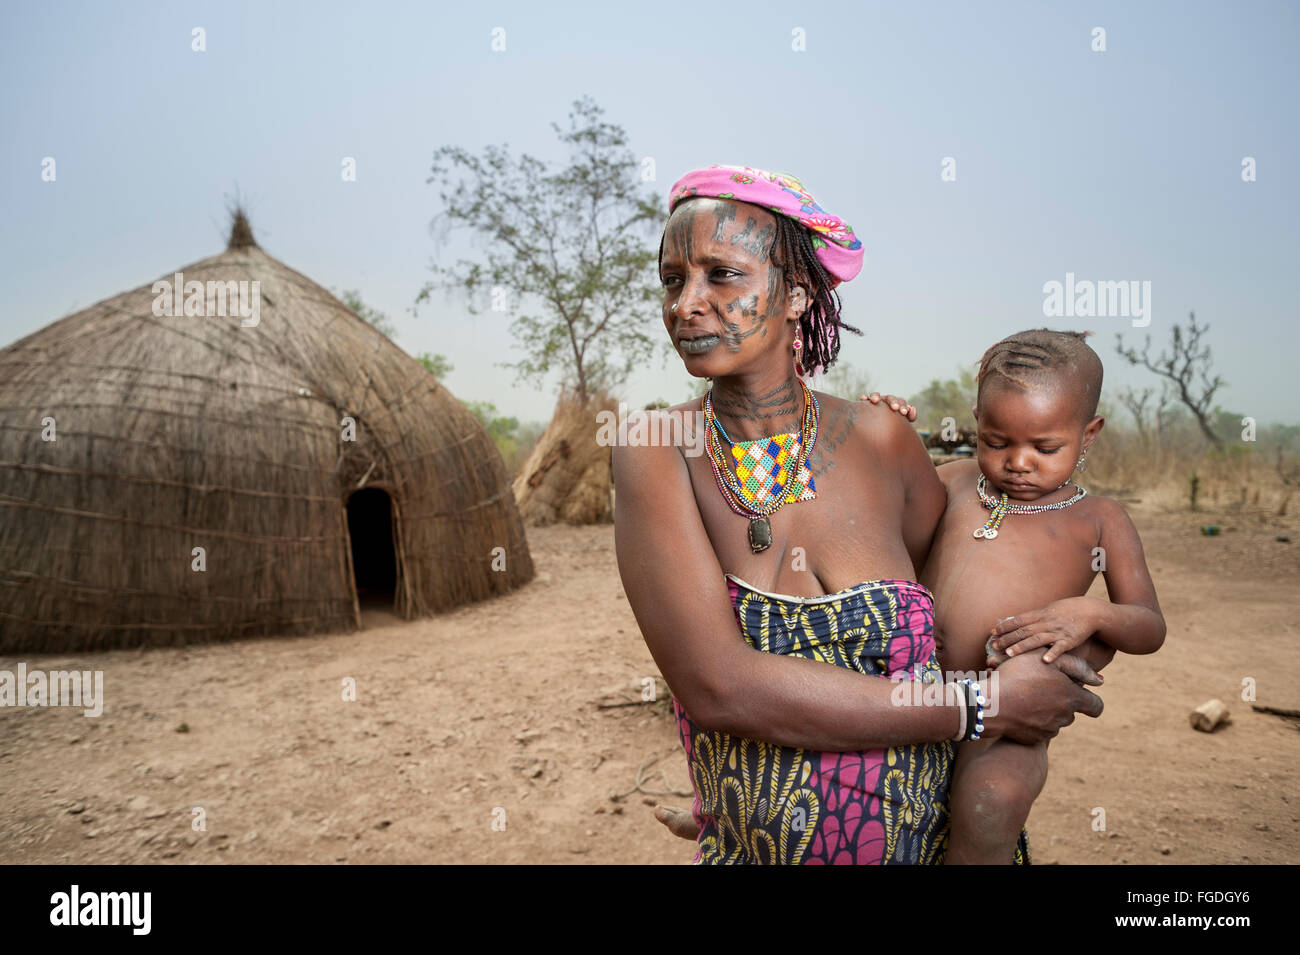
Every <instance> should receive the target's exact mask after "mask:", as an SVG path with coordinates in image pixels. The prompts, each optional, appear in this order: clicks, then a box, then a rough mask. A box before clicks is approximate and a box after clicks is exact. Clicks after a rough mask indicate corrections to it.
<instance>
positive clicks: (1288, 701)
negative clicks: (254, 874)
mask: <svg viewBox="0 0 1300 955" xmlns="http://www.w3.org/2000/svg"><path fill="white" fill-rule="evenodd" d="M1132 511H1133V513H1134V517H1135V519H1136V521H1137V523H1138V526H1139V528H1140V529H1141V530H1142V532H1143V537H1144V540H1145V542H1146V546H1147V552H1148V556H1149V559H1150V563H1151V566H1152V570H1153V573H1154V575H1155V579H1156V584H1157V587H1158V588H1159V593H1160V598H1161V601H1162V604H1163V605H1164V608H1165V612H1166V616H1167V619H1168V621H1169V637H1168V639H1167V641H1166V644H1165V647H1164V648H1163V649H1162V650H1161V651H1160V652H1159V653H1158V654H1157V655H1156V656H1154V657H1136V658H1122V657H1121V658H1118V659H1116V661H1115V662H1114V663H1113V664H1112V665H1111V666H1110V667H1109V668H1108V669H1107V673H1106V675H1107V680H1106V686H1105V687H1104V688H1103V695H1104V697H1105V700H1106V712H1105V714H1104V715H1103V716H1102V717H1101V719H1099V720H1097V721H1091V720H1087V719H1082V720H1080V721H1079V722H1077V723H1076V724H1075V725H1074V726H1072V727H1070V728H1068V729H1066V730H1065V731H1064V732H1063V733H1062V734H1061V736H1060V737H1059V738H1058V739H1057V740H1056V741H1055V742H1054V743H1053V745H1052V751H1051V765H1052V770H1051V777H1050V779H1049V781H1048V783H1047V787H1046V789H1045V790H1044V792H1043V794H1042V796H1041V797H1040V799H1039V801H1038V803H1037V805H1036V806H1035V808H1034V811H1033V815H1032V816H1031V817H1030V821H1029V832H1030V838H1031V846H1032V848H1033V851H1034V855H1035V861H1036V862H1040V863H1041V862H1060V863H1086V862H1101V863H1151V862H1155V863H1160V862H1168V863H1183V864H1187V863H1264V862H1268V863H1296V862H1300V825H1298V823H1300V787H1297V785H1296V776H1297V755H1300V732H1297V729H1300V723H1297V721H1294V720H1288V719H1283V718H1279V717H1276V716H1270V715H1264V714H1260V713H1256V712H1253V711H1252V710H1251V709H1250V706H1249V705H1248V704H1247V703H1243V702H1242V700H1241V686H1242V680H1243V678H1246V677H1252V678H1254V680H1255V681H1256V685H1257V693H1258V697H1259V702H1261V703H1267V704H1271V705H1273V706H1280V707H1289V708H1292V709H1300V653H1297V651H1296V616H1297V615H1296V609H1297V603H1298V602H1300V597H1298V595H1297V588H1296V583H1297V580H1300V534H1297V532H1296V522H1295V521H1294V520H1292V519H1284V520H1283V521H1281V522H1279V521H1277V520H1276V519H1271V518H1266V517H1263V516H1261V515H1253V516H1252V515H1247V514H1243V513H1237V514H1235V515H1234V514H1220V515H1188V514H1183V515H1171V514H1167V513H1158V512H1156V511H1155V510H1154V509H1150V508H1148V509H1145V510H1144V508H1143V507H1142V506H1141V505H1135V506H1134V507H1133V508H1132ZM1211 521H1213V522H1215V523H1220V524H1222V525H1224V526H1225V528H1227V529H1226V530H1225V532H1224V533H1223V534H1222V535H1221V536H1218V537H1204V536H1202V535H1201V534H1200V533H1199V530H1198V526H1199V525H1200V524H1207V523H1210V522H1211ZM1279 535H1282V536H1289V537H1290V538H1291V540H1290V541H1289V542H1280V541H1277V540H1276V539H1275V538H1276V537H1277V536H1279ZM529 541H530V544H531V546H532V549H533V555H534V559H535V560H536V563H537V566H538V569H539V573H538V578H537V580H536V581H535V582H534V583H532V584H530V585H528V586H527V587H525V588H524V589H523V590H521V591H519V592H518V593H515V594H512V595H510V596H508V597H505V598H502V599H498V600H495V601H491V602H487V603H483V604H479V605H476V606H472V607H467V608H463V609H461V610H458V611H455V612H453V613H449V614H445V615H442V616H439V617H436V618H431V619H425V620H420V621H415V622H411V623H403V622H401V621H398V620H396V619H395V618H392V617H391V616H389V615H387V614H384V613H383V612H375V613H371V614H368V615H367V624H368V626H367V629H365V630H364V631H362V632H360V633H354V634H331V635H323V636H316V637H306V638H301V637H299V638H288V639H271V640H257V641H245V642H241V643H235V644H228V645H217V646H201V647H192V648H185V649H174V650H154V651H148V652H133V651H118V652H112V653H104V654H85V655H80V656H75V657H73V656H68V655H58V656H45V657H24V658H23V662H25V663H26V664H27V666H28V667H29V668H31V669H44V670H54V669H68V668H74V667H75V668H78V669H101V670H103V671H104V681H105V696H106V699H107V702H106V704H105V707H104V713H103V715H102V716H101V717H99V718H86V717H84V716H82V715H81V711H80V710H71V709H60V708H43V707H42V708H32V707H29V708H13V707H5V708H0V862H3V863H37V862H75V863H140V862H144V863H153V862H169V863H212V862H239V863H264V862H272V863H310V862H349V863H374V862H397V863H407V862H422V863H427V862H491V863H527V862H551V863H554V862H577V863H587V862H600V863H684V862H688V861H689V860H690V858H691V856H692V854H693V847H692V846H691V845H690V844H689V843H686V842H683V841H681V840H679V839H676V838H674V837H673V836H671V835H669V834H668V833H667V832H666V831H665V830H663V828H662V827H661V826H660V825H659V824H658V823H656V822H655V821H654V819H653V818H652V816H651V810H650V806H651V805H653V804H654V803H655V802H657V801H663V802H668V803H673V804H677V805H688V804H689V801H688V800H686V799H684V798H681V797H678V796H667V797H664V798H662V799H659V798H658V797H655V796H649V795H644V794H643V793H642V792H638V791H636V781H637V775H638V770H639V769H640V768H641V766H642V764H643V763H644V762H645V761H646V760H653V759H654V757H659V759H658V762H657V763H652V765H651V768H650V771H649V772H648V773H647V774H646V775H648V776H649V777H650V778H649V779H648V780H644V781H643V784H642V788H643V789H644V790H650V791H655V790H663V789H677V790H683V789H686V788H687V786H688V783H687V776H686V770H685V760H684V757H683V756H682V753H681V749H680V746H679V745H678V744H677V741H676V736H675V732H674V729H673V724H672V720H671V714H670V713H669V712H668V711H667V708H666V706H665V703H664V700H663V699H662V696H661V698H660V700H659V701H658V702H656V703H645V704H642V703H639V702H638V701H639V697H640V687H641V681H642V679H643V678H645V677H647V676H651V675H653V674H655V672H656V671H655V669H654V666H653V663H652V661H651V659H650V655H649V653H648V651H647V650H646V648H645V644H644V643H643V642H642V640H641V637H640V634H639V632H638V630H637V627H636V623H635V621H634V620H633V618H632V614H631V612H630V610H629V609H628V605H627V601H626V599H625V598H624V596H623V591H622V587H621V585H620V583H619V579H618V573H617V570H616V567H615V564H614V554H613V531H612V529H611V528H610V527H608V526H605V527H595V528H547V529H539V530H533V531H531V532H530V534H529ZM18 662H19V660H18V659H17V658H0V669H9V670H13V669H15V668H16V665H17V663H18ZM349 677H351V678H353V679H355V681H356V696H357V699H356V701H355V702H345V701H344V700H343V692H342V686H343V681H344V679H345V678H349ZM611 691H618V692H621V693H622V694H623V696H624V697H625V699H626V700H627V701H630V702H631V705H623V706H611V707H606V708H601V707H600V706H598V703H599V702H600V701H602V700H604V702H606V703H610V702H617V699H616V698H617V696H618V692H614V693H613V695H612V696H611ZM1211 697H1219V698H1221V699H1223V700H1224V701H1225V702H1227V703H1228V705H1229V707H1230V708H1231V710H1232V722H1231V724H1230V725H1227V726H1225V727H1223V728H1221V729H1220V730H1219V731H1218V732H1216V733H1214V734H1212V735H1207V734H1203V733H1198V732H1195V731H1193V730H1192V729H1190V728H1189V726H1188V720H1187V714H1188V712H1189V711H1190V710H1191V709H1192V708H1193V707H1194V706H1196V705H1197V704H1199V703H1201V702H1203V701H1205V700H1207V699H1209V698H1211ZM182 726H183V727H184V728H186V729H187V731H186V732H181V731H178V728H181V727H182ZM660 768H662V770H663V771H664V772H663V774H660V775H654V770H656V769H660ZM619 794H623V795H619ZM615 796H618V798H615ZM1098 808H1100V809H1102V810H1104V812H1105V831H1095V830H1094V828H1093V824H1094V818H1096V813H1095V810H1097V809H1098ZM196 809H201V810H202V811H203V815H204V818H205V823H206V828H205V829H202V830H195V828H194V827H193V823H192V820H193V819H194V818H195V815H194V813H195V810H196ZM502 811H504V816H503V815H502ZM502 818H504V822H505V827H504V830H502V829H501V828H500V827H499V825H498V826H497V827H495V828H494V821H496V822H497V823H498V824H499V822H500V821H501V819H502Z"/></svg>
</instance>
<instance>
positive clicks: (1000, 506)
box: [972, 471, 1088, 541]
mask: <svg viewBox="0 0 1300 955" xmlns="http://www.w3.org/2000/svg"><path fill="white" fill-rule="evenodd" d="M1071 483H1073V482H1071V481H1066V482H1065V484H1062V485H1061V487H1065V486H1066V485H1069V484H1071ZM1074 486H1075V487H1076V488H1078V489H1079V490H1078V493H1077V494H1075V495H1074V497H1071V498H1069V499H1068V500H1065V501H1057V502H1056V503H1055V504H1009V503H1007V492H1006V491H1003V492H1002V500H1000V501H998V500H994V499H993V498H991V497H989V496H988V494H986V493H985V488H986V487H988V479H987V478H986V477H984V472H983V471H981V472H980V479H979V480H978V481H976V482H975V493H976V494H978V495H979V496H980V503H981V504H983V505H984V506H985V507H987V508H991V509H992V511H993V513H992V514H990V515H989V519H988V520H987V521H985V522H984V526H983V527H977V528H975V533H974V535H972V536H974V537H978V538H982V539H984V540H990V541H991V540H993V538H995V537H997V536H998V528H999V527H1001V526H1002V518H1004V517H1006V516H1007V515H1008V514H1038V513H1041V512H1042V511H1061V510H1064V509H1065V508H1067V507H1069V506H1070V505H1071V504H1075V503H1077V502H1079V501H1081V500H1083V498H1084V497H1085V496H1086V495H1087V493H1088V491H1087V489H1085V488H1082V487H1079V485H1077V484H1075V485H1074ZM1061 487H1058V488H1057V489H1056V490H1058V491H1059V490H1060V489H1061Z"/></svg>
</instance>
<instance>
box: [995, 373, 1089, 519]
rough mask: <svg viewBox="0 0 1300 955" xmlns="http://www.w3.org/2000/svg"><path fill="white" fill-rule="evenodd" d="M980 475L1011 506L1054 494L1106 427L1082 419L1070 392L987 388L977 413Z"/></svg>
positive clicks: (1001, 385) (1002, 386)
mask: <svg viewBox="0 0 1300 955" xmlns="http://www.w3.org/2000/svg"><path fill="white" fill-rule="evenodd" d="M975 418H976V421H977V422H978V425H979V448H978V452H977V453H978V458H979V465H980V470H981V471H983V472H984V474H985V476H986V477H987V478H988V479H989V481H990V483H991V484H992V485H993V487H992V488H990V491H992V492H997V493H1000V492H1002V491H1006V493H1007V497H1008V498H1009V499H1010V500H1013V501H1020V502H1028V501H1033V500H1036V499H1037V498H1040V497H1042V496H1044V495H1046V494H1051V493H1052V492H1053V491H1055V490H1056V489H1057V488H1058V487H1060V486H1061V485H1062V484H1064V483H1065V482H1066V481H1068V480H1069V479H1070V475H1071V474H1073V473H1074V465H1075V463H1076V462H1077V461H1078V459H1079V455H1080V454H1082V453H1083V451H1084V450H1085V449H1087V448H1088V447H1089V446H1090V445H1091V444H1092V442H1093V441H1094V440H1095V439H1096V437H1097V432H1099V431H1101V428H1102V425H1103V424H1105V421H1104V419H1102V418H1093V419H1092V420H1091V421H1089V422H1087V423H1086V424H1085V423H1084V422H1082V421H1080V420H1079V413H1078V403H1077V398H1076V397H1075V396H1074V395H1073V394H1072V393H1070V392H1069V391H1068V390H1067V391H1065V392H1053V391H1050V390H1048V389H1045V388H1039V389H1024V388H1021V387H1019V386H1018V385H1015V384H1010V383H1006V384H1004V383H1000V382H995V383H989V384H988V385H987V386H986V387H985V388H984V390H983V393H982V394H981V395H980V401H979V406H978V407H977V408H976V409H975Z"/></svg>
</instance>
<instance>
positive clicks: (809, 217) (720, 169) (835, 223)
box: [668, 166, 863, 287]
mask: <svg viewBox="0 0 1300 955" xmlns="http://www.w3.org/2000/svg"><path fill="white" fill-rule="evenodd" d="M690 196H712V197H714V198H717V199H736V200H739V201H740V202H750V203H753V204H754V205H756V206H762V207H763V208H764V209H770V210H771V211H772V212H776V213H779V214H781V215H783V216H788V217H789V218H791V219H794V220H795V221H796V222H798V223H799V224H801V225H804V226H807V227H808V229H809V230H811V232H812V244H813V249H815V250H816V252H817V258H818V259H819V260H820V261H821V263H822V265H823V266H824V267H825V268H826V271H827V272H829V273H830V275H831V278H832V279H834V284H835V285H839V284H840V283H841V282H847V281H849V280H850V279H851V278H853V277H854V276H855V275H857V274H858V273H859V272H860V271H862V255H863V252H862V242H861V241H860V240H859V239H858V237H857V236H856V235H854V234H853V229H852V227H851V226H849V224H848V223H847V222H845V221H844V220H843V219H841V218H839V217H838V216H833V215H831V214H830V213H829V212H827V211H826V210H824V209H823V208H822V207H821V206H819V205H817V203H816V202H815V201H814V200H813V197H812V196H811V195H810V194H809V192H808V190H807V189H805V188H804V187H803V184H802V183H801V182H800V181H799V180H798V179H796V178H795V177H794V176H791V175H788V174H786V173H780V172H767V171H765V170H763V169H753V168H751V167H749V166H709V167H708V168H707V169H696V170H694V171H693V172H688V173H687V174H686V175H684V176H682V178H680V179H678V180H677V182H676V183H674V184H673V188H672V191H671V192H670V193H669V194H668V212H669V213H670V214H671V213H672V211H673V209H674V208H676V206H677V204H678V203H679V202H681V201H682V200H683V199H686V198H689V197H690ZM832 287H834V286H832Z"/></svg>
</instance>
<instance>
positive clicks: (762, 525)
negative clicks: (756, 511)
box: [749, 517, 772, 554]
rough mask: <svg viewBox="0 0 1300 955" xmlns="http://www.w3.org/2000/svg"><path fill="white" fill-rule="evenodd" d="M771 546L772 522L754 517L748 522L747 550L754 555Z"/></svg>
mask: <svg viewBox="0 0 1300 955" xmlns="http://www.w3.org/2000/svg"><path fill="white" fill-rule="evenodd" d="M771 546H772V522H771V521H769V520H768V519H767V518H766V517H755V518H753V519H752V520H751V521H750V522H749V549H750V550H752V551H753V552H754V553H755V554H757V553H760V552H762V551H765V550H767V549H768V548H769V547H771Z"/></svg>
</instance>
